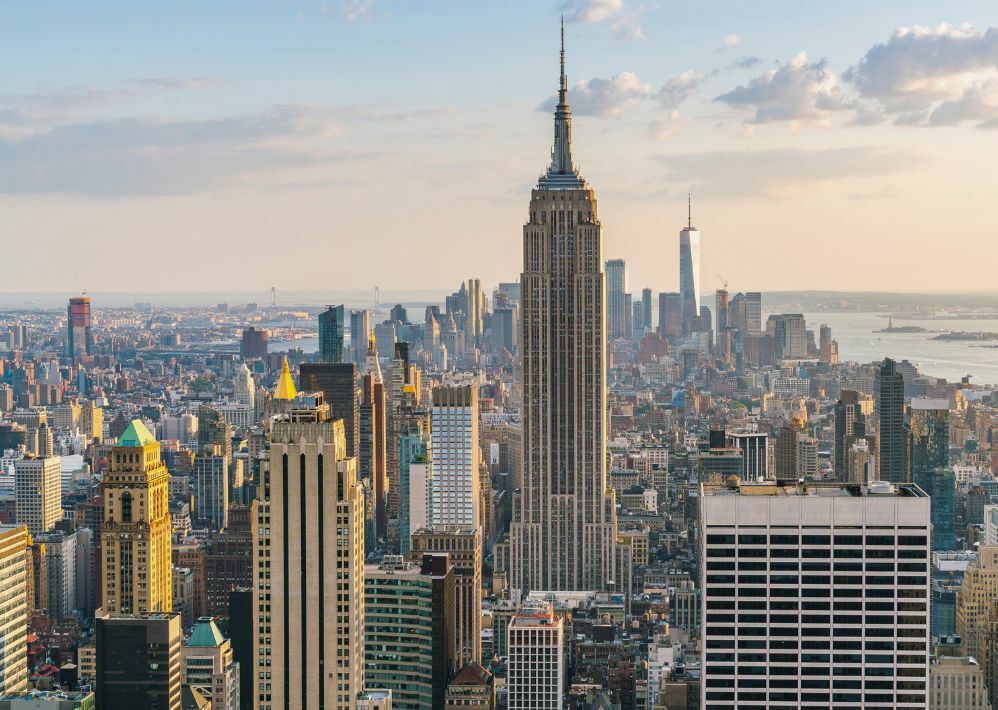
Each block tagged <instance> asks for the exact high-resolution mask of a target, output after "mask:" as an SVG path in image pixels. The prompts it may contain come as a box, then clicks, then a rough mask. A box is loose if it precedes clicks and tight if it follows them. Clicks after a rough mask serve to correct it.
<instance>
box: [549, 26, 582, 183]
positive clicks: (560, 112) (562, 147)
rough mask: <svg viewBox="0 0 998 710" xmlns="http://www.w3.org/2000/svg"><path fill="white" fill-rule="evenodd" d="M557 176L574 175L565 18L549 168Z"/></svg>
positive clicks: (562, 28)
mask: <svg viewBox="0 0 998 710" xmlns="http://www.w3.org/2000/svg"><path fill="white" fill-rule="evenodd" d="M548 172H549V174H550V173H555V174H558V175H574V174H575V169H574V168H573V167H572V111H571V109H570V108H569V107H568V77H567V76H565V18H564V17H563V18H561V79H560V83H559V85H558V105H557V106H556V107H555V110H554V149H553V150H552V155H551V168H550V170H549V171H548Z"/></svg>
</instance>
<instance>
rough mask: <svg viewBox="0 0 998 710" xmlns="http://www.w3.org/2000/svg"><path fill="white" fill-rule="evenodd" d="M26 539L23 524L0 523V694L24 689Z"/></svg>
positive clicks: (27, 604) (28, 601)
mask: <svg viewBox="0 0 998 710" xmlns="http://www.w3.org/2000/svg"><path fill="white" fill-rule="evenodd" d="M30 539H31V538H30V535H29V533H28V529H27V527H25V526H24V525H2V526H0V599H2V600H3V605H2V606H0V648H2V649H3V653H2V654H0V694H2V693H18V692H21V691H24V690H27V689H28V620H29V617H30V612H31V606H32V601H31V599H29V588H28V584H29V576H30V574H31V571H30V570H29V569H28V561H27V560H28V558H27V550H28V541H29V540H30ZM36 583H37V582H36Z"/></svg>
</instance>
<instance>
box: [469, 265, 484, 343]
mask: <svg viewBox="0 0 998 710" xmlns="http://www.w3.org/2000/svg"><path fill="white" fill-rule="evenodd" d="M487 308H488V299H486V297H485V291H484V290H483V289H482V280H481V279H474V278H472V279H468V311H467V313H466V314H465V318H464V334H465V337H466V338H467V342H469V343H471V344H474V343H475V342H476V341H477V339H478V338H480V337H482V334H483V333H484V332H485V311H486V310H487Z"/></svg>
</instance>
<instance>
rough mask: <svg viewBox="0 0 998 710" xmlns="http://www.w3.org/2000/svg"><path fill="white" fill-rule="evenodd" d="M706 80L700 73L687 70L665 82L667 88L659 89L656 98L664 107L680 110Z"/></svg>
mask: <svg viewBox="0 0 998 710" xmlns="http://www.w3.org/2000/svg"><path fill="white" fill-rule="evenodd" d="M704 78H705V77H704V75H703V74H701V73H700V72H697V71H694V70H692V69H687V70H686V71H684V72H683V73H682V74H677V75H676V76H674V77H671V78H670V79H669V80H668V81H667V82H665V86H663V87H662V88H661V89H659V90H658V93H657V94H655V96H656V98H657V99H658V100H659V101H660V102H661V104H662V106H663V107H665V108H668V109H674V108H678V107H679V105H680V104H681V103H683V101H685V100H686V99H688V98H689V97H690V96H692V95H693V94H694V93H696V91H697V89H699V88H700V84H701V83H702V82H703V80H704Z"/></svg>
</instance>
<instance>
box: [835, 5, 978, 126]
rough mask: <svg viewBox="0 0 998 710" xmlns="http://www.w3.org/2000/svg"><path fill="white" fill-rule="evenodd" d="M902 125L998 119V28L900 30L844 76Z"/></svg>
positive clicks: (878, 45)
mask: <svg viewBox="0 0 998 710" xmlns="http://www.w3.org/2000/svg"><path fill="white" fill-rule="evenodd" d="M844 77H845V79H846V80H847V81H849V82H850V83H852V84H853V85H854V86H855V87H856V88H857V90H858V91H859V93H860V95H861V96H863V97H864V98H866V99H868V100H870V101H872V102H874V103H876V104H877V105H878V106H879V107H880V108H881V109H882V111H884V112H886V113H887V114H890V115H891V116H892V117H893V120H894V122H895V123H897V124H900V125H932V126H941V125H957V124H959V123H962V122H965V121H969V122H976V123H977V124H978V125H979V126H980V127H982V128H984V127H990V126H991V125H993V123H994V122H995V121H998V96H996V94H995V90H994V86H995V82H996V81H998V28H996V27H989V28H988V29H987V30H985V31H980V30H977V29H975V28H974V27H973V26H971V25H961V26H959V27H953V26H951V25H946V24H942V25H939V26H937V27H934V28H928V27H921V26H914V27H902V28H900V29H898V30H897V31H896V32H894V34H893V35H891V37H890V39H889V40H888V41H887V42H884V43H881V44H877V45H874V46H873V47H871V48H870V49H869V50H868V51H867V52H866V54H865V55H864V56H863V58H862V59H860V61H859V62H858V63H857V64H856V65H855V66H853V67H850V68H849V69H848V70H847V71H846V72H845V74H844Z"/></svg>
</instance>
